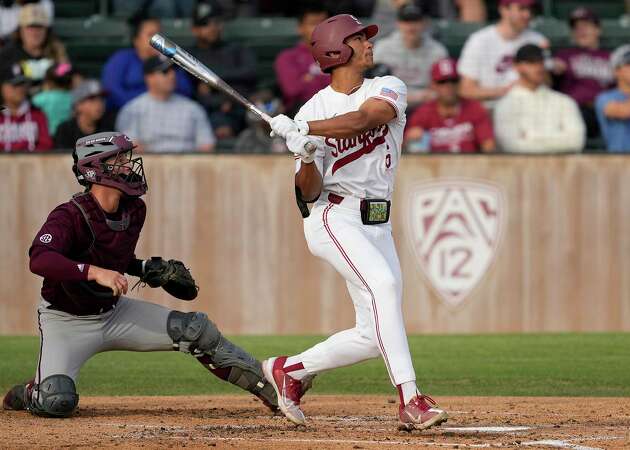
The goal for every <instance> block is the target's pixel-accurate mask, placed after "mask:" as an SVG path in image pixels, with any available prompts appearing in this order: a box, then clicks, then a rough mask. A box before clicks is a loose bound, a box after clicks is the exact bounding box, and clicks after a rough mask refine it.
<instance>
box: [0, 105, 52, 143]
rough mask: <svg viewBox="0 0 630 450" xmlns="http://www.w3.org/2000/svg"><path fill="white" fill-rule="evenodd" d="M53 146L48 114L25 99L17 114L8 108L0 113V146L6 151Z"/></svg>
mask: <svg viewBox="0 0 630 450" xmlns="http://www.w3.org/2000/svg"><path fill="white" fill-rule="evenodd" d="M52 146H53V142H52V138H51V137H50V134H49V133H48V120H47V119H46V115H45V114H44V113H43V112H41V111H40V110H39V109H37V108H33V107H32V106H31V104H30V103H29V102H27V101H25V102H24V103H23V104H22V105H21V106H20V107H19V108H18V111H17V114H16V115H15V116H13V115H11V113H10V112H9V110H8V109H5V110H4V111H2V112H1V113H0V148H1V149H2V151H5V152H33V151H43V150H50V149H51V148H52Z"/></svg>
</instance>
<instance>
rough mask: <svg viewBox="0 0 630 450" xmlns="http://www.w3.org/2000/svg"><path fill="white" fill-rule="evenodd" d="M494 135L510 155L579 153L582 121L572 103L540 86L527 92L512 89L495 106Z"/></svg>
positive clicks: (521, 87) (581, 142)
mask: <svg viewBox="0 0 630 450" xmlns="http://www.w3.org/2000/svg"><path fill="white" fill-rule="evenodd" d="M494 123H495V135H496V138H497V142H498V145H499V147H500V148H501V149H502V150H503V151H505V152H511V153H552V152H579V151H581V150H582V149H583V148H584V142H585V139H586V132H585V126H584V121H583V120H582V116H581V114H580V110H579V109H578V106H577V103H575V101H574V100H573V99H572V98H571V97H569V96H567V95H564V94H562V93H560V92H556V91H552V90H551V89H549V88H548V87H547V86H541V87H539V88H538V89H537V90H535V91H531V90H529V89H527V88H525V87H523V86H520V85H516V86H514V87H513V88H512V89H510V92H508V93H507V95H505V96H504V97H503V98H502V99H501V100H499V101H498V102H497V104H496V107H495V110H494Z"/></svg>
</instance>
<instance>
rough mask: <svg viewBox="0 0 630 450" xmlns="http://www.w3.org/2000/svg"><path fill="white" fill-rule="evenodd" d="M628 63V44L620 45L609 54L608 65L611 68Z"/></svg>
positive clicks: (629, 61) (629, 58)
mask: <svg viewBox="0 0 630 450" xmlns="http://www.w3.org/2000/svg"><path fill="white" fill-rule="evenodd" d="M626 64H630V44H626V45H622V46H621V47H619V48H617V49H616V50H615V51H614V52H613V53H612V55H610V65H611V66H612V68H613V69H618V68H619V67H621V66H625V65H626Z"/></svg>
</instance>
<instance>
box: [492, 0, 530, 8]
mask: <svg viewBox="0 0 630 450" xmlns="http://www.w3.org/2000/svg"><path fill="white" fill-rule="evenodd" d="M512 3H518V4H519V5H523V6H529V7H530V8H531V7H532V6H534V5H535V4H536V0H501V1H499V6H508V5H511V4H512Z"/></svg>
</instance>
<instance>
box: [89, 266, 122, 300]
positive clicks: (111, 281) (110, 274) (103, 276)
mask: <svg viewBox="0 0 630 450" xmlns="http://www.w3.org/2000/svg"><path fill="white" fill-rule="evenodd" d="M88 280H90V281H92V280H93V281H96V282H97V283H98V284H100V285H101V286H104V287H108V288H110V289H111V290H112V292H113V293H114V297H118V296H119V295H122V294H126V293H127V287H128V285H127V278H125V276H124V275H123V274H121V273H118V272H116V271H115V270H108V269H103V268H101V267H97V266H90V268H89V269H88Z"/></svg>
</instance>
